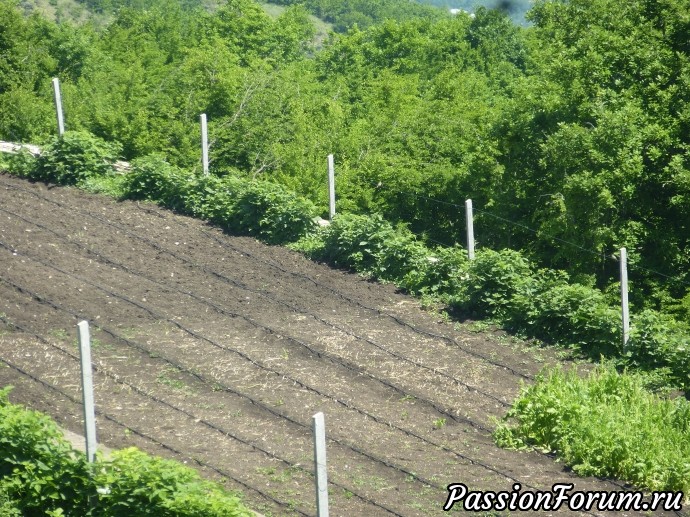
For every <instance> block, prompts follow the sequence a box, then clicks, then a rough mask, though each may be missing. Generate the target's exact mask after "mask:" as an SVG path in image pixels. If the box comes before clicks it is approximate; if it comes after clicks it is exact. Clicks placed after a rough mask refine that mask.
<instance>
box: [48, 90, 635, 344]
mask: <svg viewBox="0 0 690 517" xmlns="http://www.w3.org/2000/svg"><path fill="white" fill-rule="evenodd" d="M53 91H54V94H55V110H56V114H57V124H58V133H59V134H60V135H62V134H63V133H64V132H65V124H64V118H63V114H62V96H61V94H60V81H59V80H58V79H57V78H54V79H53ZM199 118H200V123H201V162H202V170H203V174H204V175H208V174H209V158H208V150H209V148H208V121H207V118H206V113H202V114H201V115H200V116H199ZM335 213H336V211H335V159H334V157H333V155H332V154H329V155H328V215H329V220H331V221H332V220H333V217H335ZM465 221H466V225H467V256H468V258H469V259H470V260H474V246H475V240H474V216H473V209H472V200H471V199H467V200H466V201H465ZM619 261H620V286H621V312H622V318H623V346H624V347H625V346H626V345H627V343H628V339H629V338H630V312H629V307H628V270H627V250H626V249H625V248H621V249H620V260H619Z"/></svg>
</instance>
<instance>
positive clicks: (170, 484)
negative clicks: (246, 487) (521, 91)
mask: <svg viewBox="0 0 690 517" xmlns="http://www.w3.org/2000/svg"><path fill="white" fill-rule="evenodd" d="M95 482H96V484H97V485H98V486H101V487H107V491H106V492H107V493H106V494H104V495H101V496H100V498H99V507H100V508H101V509H102V510H101V511H102V513H103V514H104V515H108V516H109V517H145V516H151V517H178V516H185V517H251V516H252V515H253V513H252V512H250V511H249V510H247V509H246V508H245V507H244V506H242V504H241V503H240V500H239V498H238V497H237V496H235V495H233V494H230V493H228V492H226V491H225V490H223V489H221V488H220V486H218V485H217V484H215V483H211V482H209V481H205V480H203V479H201V478H200V477H199V475H198V474H197V473H196V471H194V470H192V469H190V468H188V467H185V466H183V465H180V464H179V463H177V462H174V461H170V460H164V459H160V458H154V457H152V456H149V455H147V454H145V453H143V452H141V451H139V450H137V449H134V448H129V449H123V450H121V451H116V452H113V453H112V457H111V458H110V460H109V461H108V462H106V463H104V468H102V469H100V470H99V471H98V474H97V476H96V478H95Z"/></svg>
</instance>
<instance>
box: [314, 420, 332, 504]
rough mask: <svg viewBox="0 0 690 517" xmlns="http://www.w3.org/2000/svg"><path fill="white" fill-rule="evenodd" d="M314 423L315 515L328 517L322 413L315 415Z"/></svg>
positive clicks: (324, 430) (326, 472) (324, 432)
mask: <svg viewBox="0 0 690 517" xmlns="http://www.w3.org/2000/svg"><path fill="white" fill-rule="evenodd" d="M312 420H313V422H314V468H315V470H316V472H314V478H315V479H316V515H317V517H328V471H327V469H326V424H325V421H324V416H323V413H316V414H315V415H314V416H313V417H312Z"/></svg>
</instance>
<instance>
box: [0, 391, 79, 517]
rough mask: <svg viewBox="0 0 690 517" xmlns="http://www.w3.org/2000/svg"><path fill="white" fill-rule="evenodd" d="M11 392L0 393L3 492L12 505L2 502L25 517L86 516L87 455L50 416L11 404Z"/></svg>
mask: <svg viewBox="0 0 690 517" xmlns="http://www.w3.org/2000/svg"><path fill="white" fill-rule="evenodd" d="M9 391H10V388H5V389H2V390H0V494H2V493H4V494H5V497H7V498H8V499H9V501H11V502H7V503H3V504H6V505H7V506H9V507H12V506H14V507H16V508H20V509H21V511H22V513H23V515H24V516H26V517H30V516H34V515H35V516H39V515H41V516H42V515H45V514H46V511H48V510H57V509H62V510H64V511H65V512H67V513H68V514H70V515H85V514H86V510H87V508H88V506H87V498H88V495H89V492H90V478H89V469H88V465H87V463H86V460H85V458H84V456H83V455H80V454H77V453H75V452H74V451H73V449H72V447H71V445H70V444H69V442H67V440H65V439H64V438H63V436H62V433H61V432H60V430H59V429H58V427H57V426H56V425H55V423H54V422H53V421H52V420H50V419H49V418H48V417H46V416H45V415H42V414H40V413H38V412H35V411H28V410H24V409H23V408H20V407H19V406H16V405H14V404H10V403H9V402H8V398H7V395H8V393H9ZM1 501H2V499H0V502H1ZM0 508H1V506H0Z"/></svg>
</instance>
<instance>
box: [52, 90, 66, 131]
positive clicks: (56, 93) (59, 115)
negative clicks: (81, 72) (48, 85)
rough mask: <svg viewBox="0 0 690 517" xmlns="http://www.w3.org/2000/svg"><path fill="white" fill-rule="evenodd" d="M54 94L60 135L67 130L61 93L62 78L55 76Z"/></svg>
mask: <svg viewBox="0 0 690 517" xmlns="http://www.w3.org/2000/svg"><path fill="white" fill-rule="evenodd" d="M53 95H54V97H55V113H56V114H57V125H58V135H60V136H62V135H63V134H64V132H65V121H64V118H63V117H62V95H61V94H60V80H59V79H58V78H57V77H55V78H53Z"/></svg>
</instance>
